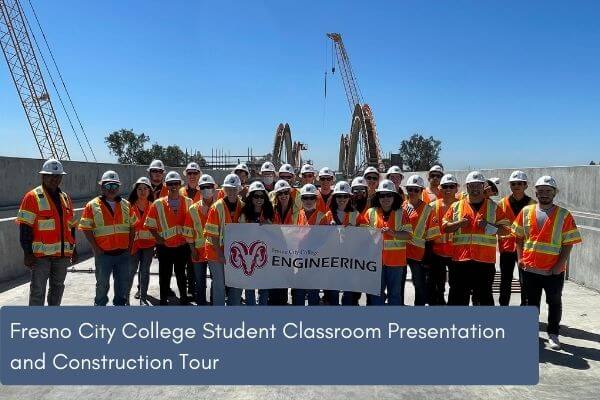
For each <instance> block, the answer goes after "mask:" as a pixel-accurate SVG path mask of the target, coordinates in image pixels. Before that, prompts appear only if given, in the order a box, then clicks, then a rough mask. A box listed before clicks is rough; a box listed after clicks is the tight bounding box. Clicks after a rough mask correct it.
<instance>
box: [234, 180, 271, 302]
mask: <svg viewBox="0 0 600 400" xmlns="http://www.w3.org/2000/svg"><path fill="white" fill-rule="evenodd" d="M273 218H274V212H273V205H272V204H271V202H270V201H269V193H268V192H267V190H266V189H265V186H264V185H263V184H262V182H258V181H257V182H252V183H251V184H250V186H249V187H248V196H247V197H246V201H245V202H244V206H243V207H242V214H241V215H240V219H239V221H238V222H239V223H240V224H243V223H253V224H261V225H262V224H271V223H273ZM244 295H245V299H246V305H247V306H255V305H256V292H255V290H254V289H246V290H244ZM258 304H259V305H261V306H266V305H268V304H269V289H259V290H258Z"/></svg>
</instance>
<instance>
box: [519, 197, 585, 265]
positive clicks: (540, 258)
mask: <svg viewBox="0 0 600 400" xmlns="http://www.w3.org/2000/svg"><path fill="white" fill-rule="evenodd" d="M536 207H537V205H535V204H532V205H529V206H525V207H524V208H523V210H521V212H520V213H519V215H518V216H517V218H516V219H515V221H514V222H513V225H512V234H513V235H514V236H516V237H517V238H521V239H522V240H523V264H525V266H526V267H529V268H532V269H537V270H542V271H544V270H545V271H548V270H550V269H551V268H552V267H553V266H554V264H556V262H557V261H558V258H559V255H560V250H561V248H562V246H563V245H573V244H577V243H581V241H582V240H581V234H580V233H579V230H578V229H577V225H576V224H575V220H574V219H573V216H572V215H571V213H570V212H569V211H568V210H566V209H565V208H562V207H559V206H555V208H554V210H553V211H552V213H551V215H549V216H548V219H547V220H546V222H545V223H544V225H543V226H542V227H539V226H538V225H537V218H536ZM565 267H566V266H565V265H563V266H561V269H562V271H564V270H565Z"/></svg>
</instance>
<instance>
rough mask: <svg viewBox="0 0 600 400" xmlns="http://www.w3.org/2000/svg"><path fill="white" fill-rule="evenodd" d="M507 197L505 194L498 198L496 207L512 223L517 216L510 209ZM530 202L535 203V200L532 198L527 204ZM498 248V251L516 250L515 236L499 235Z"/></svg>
mask: <svg viewBox="0 0 600 400" xmlns="http://www.w3.org/2000/svg"><path fill="white" fill-rule="evenodd" d="M509 197H510V196H506V197H504V198H503V199H502V200H500V201H499V202H498V207H500V209H501V210H502V211H503V212H504V215H505V216H506V218H507V219H508V220H509V221H510V223H511V224H512V223H513V222H514V221H515V219H516V218H517V216H516V215H515V213H514V212H513V210H512V207H511V206H510V201H509V200H508V199H509ZM531 204H535V200H533V199H531V200H529V204H528V205H531ZM498 250H500V253H505V252H511V253H512V252H515V251H517V249H516V248H515V237H514V236H513V235H511V234H508V235H504V236H500V237H499V239H498Z"/></svg>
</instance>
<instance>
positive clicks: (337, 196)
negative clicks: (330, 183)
mask: <svg viewBox="0 0 600 400" xmlns="http://www.w3.org/2000/svg"><path fill="white" fill-rule="evenodd" d="M335 198H336V199H345V200H348V199H349V198H350V196H349V195H347V194H336V195H335Z"/></svg>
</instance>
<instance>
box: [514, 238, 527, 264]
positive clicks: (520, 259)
mask: <svg viewBox="0 0 600 400" xmlns="http://www.w3.org/2000/svg"><path fill="white" fill-rule="evenodd" d="M515 248H516V249H517V266H518V267H519V268H523V267H524V266H525V264H523V238H519V237H517V238H515Z"/></svg>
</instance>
